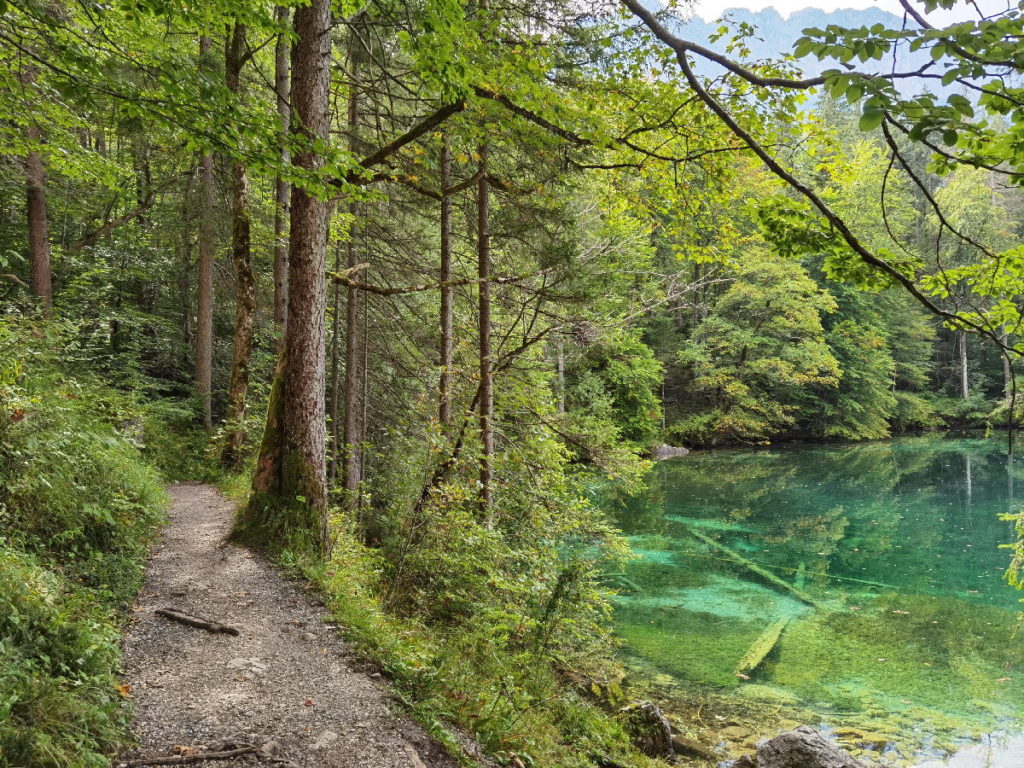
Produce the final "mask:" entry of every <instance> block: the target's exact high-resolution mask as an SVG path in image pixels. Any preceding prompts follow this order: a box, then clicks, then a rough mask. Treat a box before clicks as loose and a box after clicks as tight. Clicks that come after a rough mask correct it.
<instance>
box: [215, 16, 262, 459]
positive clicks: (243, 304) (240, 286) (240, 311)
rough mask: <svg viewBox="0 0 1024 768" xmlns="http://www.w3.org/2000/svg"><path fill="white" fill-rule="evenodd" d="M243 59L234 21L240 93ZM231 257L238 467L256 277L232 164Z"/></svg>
mask: <svg viewBox="0 0 1024 768" xmlns="http://www.w3.org/2000/svg"><path fill="white" fill-rule="evenodd" d="M244 56H245V25H244V24H240V23H238V22H235V25H234V30H233V31H232V34H231V38H230V40H229V41H228V44H227V47H226V49H225V57H224V60H225V73H226V83H227V86H228V89H229V90H231V92H232V93H234V94H235V95H236V96H237V95H238V94H240V93H241V74H242V64H243V63H244V60H245V59H244ZM231 186H232V194H231V258H232V261H233V262H234V265H235V337H234V348H233V351H232V355H231V382H230V384H229V385H228V413H227V428H228V432H227V435H226V436H225V441H224V449H223V451H222V452H221V462H222V463H223V464H224V466H226V467H237V466H238V464H239V462H240V461H241V455H242V445H243V443H244V442H245V407H246V400H247V399H248V395H249V358H250V357H251V355H252V336H253V325H254V323H255V319H256V276H255V275H254V274H253V271H252V221H251V215H250V212H249V177H248V174H247V173H246V168H245V165H244V164H242V163H240V162H238V161H237V160H236V161H234V162H233V163H232V164H231Z"/></svg>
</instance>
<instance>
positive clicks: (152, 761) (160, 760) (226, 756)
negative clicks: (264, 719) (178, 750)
mask: <svg viewBox="0 0 1024 768" xmlns="http://www.w3.org/2000/svg"><path fill="white" fill-rule="evenodd" d="M257 753H259V754H262V752H261V750H259V749H258V748H256V747H254V746H253V745H252V744H247V745H245V746H244V747H238V748H237V749H222V750H219V751H217V752H196V753H194V754H191V755H174V756H173V757H149V758H144V759H142V760H129V761H128V762H127V763H121V765H125V766H128V767H129V768H134V767H135V766H137V765H183V764H185V763H198V762H200V761H202V760H230V759H231V758H232V757H241V756H242V755H252V754H257Z"/></svg>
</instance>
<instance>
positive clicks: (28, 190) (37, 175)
mask: <svg viewBox="0 0 1024 768" xmlns="http://www.w3.org/2000/svg"><path fill="white" fill-rule="evenodd" d="M36 77H37V72H36V68H35V66H34V65H30V66H28V67H26V68H25V69H24V70H23V71H22V72H21V75H20V78H19V79H20V81H21V86H22V88H23V89H24V90H25V91H31V90H33V87H34V86H35V82H36ZM25 137H26V138H27V139H28V143H29V145H30V148H29V150H28V152H27V153H26V155H25V202H26V206H25V213H26V218H27V223H28V258H29V266H30V268H31V273H32V274H31V289H32V294H33V295H34V296H35V297H36V298H38V299H39V301H40V302H41V303H42V305H43V311H44V312H46V313H47V314H49V312H50V310H52V309H53V276H52V272H51V268H50V223H49V217H48V214H47V211H46V169H45V168H44V166H43V156H42V154H41V153H40V152H39V150H38V149H37V148H36V147H38V145H39V144H41V143H42V141H43V133H42V131H41V130H40V128H39V124H38V123H36V121H35V120H30V121H29V124H28V127H27V128H26V130H25Z"/></svg>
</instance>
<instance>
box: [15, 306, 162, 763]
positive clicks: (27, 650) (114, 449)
mask: <svg viewBox="0 0 1024 768" xmlns="http://www.w3.org/2000/svg"><path fill="white" fill-rule="evenodd" d="M78 352H79V350H77V349H76V347H75V345H74V342H73V339H72V338H71V336H70V334H69V330H68V328H66V327H62V326H60V325H58V324H56V323H50V324H45V325H43V324H37V323H32V322H30V321H27V320H20V319H18V318H10V317H8V318H3V319H0V763H3V764H10V765H16V766H23V767H24V768H43V767H46V768H51V767H53V768H56V767H59V766H93V765H96V766H100V765H107V764H108V760H107V757H106V756H107V755H109V754H110V753H112V752H113V751H114V750H115V749H116V748H117V747H118V745H119V744H120V743H121V742H122V740H123V738H124V735H125V729H124V726H125V723H124V716H123V710H122V707H121V703H120V696H119V694H118V691H117V689H116V688H115V683H116V677H115V672H116V669H117V663H118V647H117V641H118V635H119V633H118V631H117V625H118V616H119V614H118V610H119V609H121V608H123V607H124V606H125V605H127V603H128V602H129V601H130V600H131V598H132V596H133V595H134V594H135V592H136V590H137V589H138V586H139V584H140V583H141V578H142V564H143V559H144V555H145V548H146V542H147V539H148V537H149V536H150V534H151V532H152V531H153V530H154V526H155V524H156V523H157V522H158V520H159V515H160V510H161V508H162V506H163V504H164V495H163V490H162V487H161V482H160V479H159V476H158V474H157V472H156V471H155V470H154V469H152V468H151V467H150V466H149V465H147V464H146V462H145V461H144V460H143V457H142V455H141V453H140V450H139V447H138V446H137V444H136V442H137V441H138V440H139V425H140V424H141V423H142V420H143V415H142V412H141V410H140V409H139V408H138V406H137V405H135V403H134V402H133V399H132V397H131V396H130V395H129V394H126V393H121V392H118V391H116V390H113V389H111V388H109V387H106V386H104V385H103V383H102V382H100V381H98V380H96V379H94V378H92V377H91V376H90V375H89V374H88V373H86V372H85V371H84V369H83V368H82V367H79V366H77V365H76V364H75V363H76V354H77V353H78ZM4 761H6V762H4Z"/></svg>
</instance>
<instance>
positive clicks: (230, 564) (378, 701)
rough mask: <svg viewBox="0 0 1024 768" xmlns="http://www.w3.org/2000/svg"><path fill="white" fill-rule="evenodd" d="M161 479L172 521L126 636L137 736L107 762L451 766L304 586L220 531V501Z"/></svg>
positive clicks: (211, 492) (211, 493)
mask: <svg viewBox="0 0 1024 768" xmlns="http://www.w3.org/2000/svg"><path fill="white" fill-rule="evenodd" d="M169 490H170V494H171V498H172V506H171V510H170V524H169V525H168V526H167V527H166V528H165V529H164V531H163V535H162V537H161V540H160V542H159V544H158V545H157V546H156V548H155V549H154V551H153V554H152V560H151V561H150V564H149V567H148V570H147V572H146V581H145V584H144V586H143V588H142V592H141V593H140V595H139V598H138V601H137V604H136V606H135V609H134V610H135V616H134V619H133V621H132V624H131V626H130V627H129V630H128V633H127V635H126V637H125V640H124V682H125V684H126V686H130V687H129V688H127V689H126V691H128V696H129V697H130V699H131V702H132V705H133V709H134V715H135V717H134V732H135V736H136V738H137V743H138V746H137V748H135V749H134V750H132V751H131V752H129V753H127V754H125V755H123V756H122V757H121V758H120V759H119V760H118V761H116V762H115V765H121V766H124V765H133V764H135V765H142V764H156V763H155V759H157V758H164V757H179V758H184V759H183V760H181V762H182V763H187V764H189V765H207V764H208V765H221V766H230V768H242V767H245V768H248V767H250V766H265V765H271V764H277V765H286V766H293V767H294V766H298V767H301V768H306V767H307V766H309V767H312V766H316V767H317V768H354V767H355V766H360V767H363V766H366V767H367V768H455V766H457V765H458V763H457V762H456V761H455V760H454V759H452V758H451V757H450V756H449V755H448V754H447V753H446V752H445V750H444V748H443V747H442V746H441V745H440V744H439V743H437V742H436V741H434V740H433V739H431V738H430V737H429V736H428V735H427V734H426V733H425V732H424V731H423V729H422V728H420V727H419V726H418V725H416V724H415V723H413V722H412V721H410V720H409V719H407V718H405V717H403V716H401V715H400V714H396V712H395V707H394V704H393V701H392V700H391V699H390V697H389V695H388V693H387V692H386V690H385V687H384V685H383V682H382V681H381V680H379V675H374V674H373V673H368V672H365V671H360V670H359V669H358V665H359V662H358V659H356V658H355V657H354V656H353V654H352V652H351V650H350V649H349V648H348V646H347V645H346V643H345V641H344V640H342V639H341V638H340V637H339V634H338V631H337V627H336V626H334V625H331V624H330V623H327V622H328V619H327V617H325V615H324V611H323V608H322V606H321V605H320V604H318V602H317V600H316V595H315V593H313V592H311V591H310V590H309V589H307V588H306V585H304V584H303V583H301V582H296V581H290V580H288V579H287V578H285V577H284V576H282V574H281V573H279V572H278V570H277V569H275V568H274V567H273V566H272V565H271V564H270V563H268V562H267V561H266V560H265V559H264V558H263V557H262V556H261V555H259V554H258V553H255V552H252V551H250V550H248V549H245V548H242V547H239V546H235V545H233V544H230V543H227V542H226V541H225V537H226V536H227V534H228V531H229V529H230V526H231V521H232V516H233V505H232V504H231V502H229V501H227V500H226V499H224V498H223V497H222V496H221V495H220V494H218V493H217V491H216V490H215V489H214V488H212V487H211V486H207V485H193V484H178V485H173V486H171V487H170V489H169ZM161 608H173V609H177V610H180V611H182V612H185V613H188V614H191V615H193V616H200V617H203V618H204V619H208V620H212V621H217V622H222V623H223V624H225V625H229V626H231V627H234V628H237V630H238V632H239V634H238V635H237V636H235V635H231V634H224V633H221V634H215V633H210V632H207V631H205V630H203V629H197V628H194V627H191V626H187V625H184V624H180V623H177V622H173V621H170V620H168V619H166V618H164V617H163V616H160V615H158V614H157V613H156V611H157V610H158V609H161ZM375 678H378V679H375ZM215 752H220V753H222V754H221V755H218V757H220V758H221V759H220V760H218V762H216V763H215V762H211V761H208V760H201V759H197V758H199V756H200V755H202V754H206V753H215ZM229 753H233V754H235V756H232V757H229ZM175 762H178V761H175ZM164 764H166V763H164Z"/></svg>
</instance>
